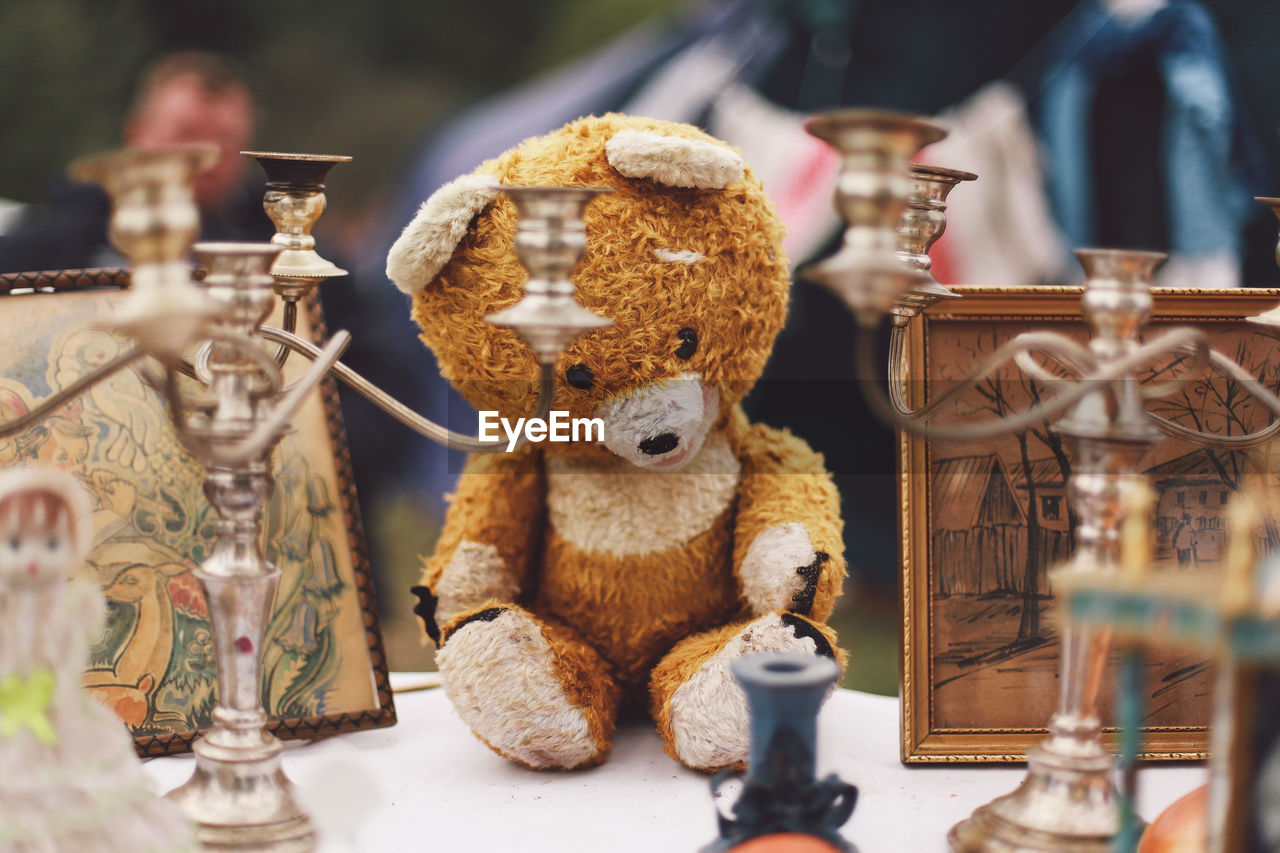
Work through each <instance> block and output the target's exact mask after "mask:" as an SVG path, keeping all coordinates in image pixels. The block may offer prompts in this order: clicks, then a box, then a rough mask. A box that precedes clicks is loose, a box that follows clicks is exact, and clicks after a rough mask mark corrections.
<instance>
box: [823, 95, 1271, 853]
mask: <svg viewBox="0 0 1280 853" xmlns="http://www.w3.org/2000/svg"><path fill="white" fill-rule="evenodd" d="M832 123H836V124H837V125H838V126H840V128H841V132H840V133H839V134H836V133H833V132H831V130H830V127H831V125H832ZM920 124H921V122H920V120H918V119H914V118H911V117H907V116H901V115H897V114H892V113H879V114H877V113H871V112H868V111H838V112H836V113H833V114H829V116H828V117H819V118H816V119H813V120H811V122H810V125H809V126H810V129H811V132H813V133H814V134H815V135H817V136H819V137H820V138H823V139H827V140H828V141H832V142H833V144H834V145H835V146H836V147H837V149H838V150H840V151H841V152H842V153H846V152H848V151H850V150H853V151H855V152H856V156H854V157H852V158H850V157H848V156H846V159H845V168H846V169H847V170H851V171H852V172H853V178H854V183H855V184H856V183H857V182H859V181H861V180H862V179H863V176H864V174H865V173H866V171H867V169H868V166H867V164H873V163H881V164H894V166H893V167H892V168H888V167H886V170H888V171H895V172H896V170H897V168H898V165H900V164H901V162H902V160H903V154H902V152H903V151H904V150H906V148H908V147H909V145H904V144H903V140H904V139H909V140H913V141H914V140H917V139H920V138H921V135H920ZM859 128H861V129H859ZM850 140H856V144H855V143H853V142H851V141H850ZM874 147H878V148H879V149H880V150H879V154H878V155H877V154H872V153H870V152H869V151H866V150H864V149H867V148H874ZM881 188H882V190H883V191H884V192H899V193H901V196H900V199H899V200H900V202H901V205H902V206H905V205H906V204H908V203H909V201H910V199H909V196H908V194H907V191H906V189H905V188H904V187H903V185H902V184H900V183H898V182H894V181H888V180H886V181H884V182H883V183H882V184H881ZM836 196H837V206H838V207H839V208H840V210H841V212H842V213H843V214H845V216H846V218H847V220H848V221H849V224H850V229H849V230H850V231H854V230H855V229H858V230H865V231H868V232H870V231H872V230H874V229H875V228H877V227H880V228H884V227H888V226H890V225H894V224H897V223H900V222H901V213H900V211H901V210H902V207H899V206H895V205H893V204H890V203H887V202H883V203H881V204H879V205H870V204H863V205H858V204H851V203H849V197H851V194H850V193H849V191H848V189H847V188H846V186H845V184H844V181H843V178H842V183H841V185H840V186H839V188H838V189H837V191H836ZM852 197H856V194H854V195H853V196H852ZM876 216H879V217H880V219H879V224H878V226H877V224H876V222H875V218H876ZM846 233H848V232H846ZM852 244H853V245H870V244H872V241H870V240H865V239H863V240H854V241H852ZM850 245H851V243H850V241H849V240H848V239H847V240H846V246H845V247H844V248H842V249H841V250H840V251H839V252H838V253H837V254H836V255H835V256H834V257H833V258H832V260H831V261H827V262H823V263H822V264H820V265H819V269H828V268H831V267H837V268H839V270H840V275H839V277H838V279H835V278H833V277H832V276H830V275H828V276H826V277H825V279H824V280H825V281H827V282H828V283H833V284H835V283H839V284H843V285H844V286H845V290H846V291H848V292H851V293H853V294H854V296H853V297H852V298H846V302H847V304H848V305H849V307H850V309H851V310H853V311H854V313H855V314H856V315H857V316H858V318H859V320H860V321H861V322H862V323H863V325H864V326H871V325H873V322H872V321H873V319H874V318H873V317H872V316H871V315H872V312H874V311H875V310H879V311H880V312H881V313H893V314H897V315H898V316H895V317H894V318H893V319H894V327H893V332H892V337H891V339H890V357H889V387H888V393H887V395H886V394H885V393H884V391H883V390H882V388H881V381H882V380H881V379H880V377H878V376H877V375H876V368H875V357H874V356H875V353H874V346H875V340H874V335H872V334H869V333H868V331H869V330H867V329H864V330H863V331H862V333H861V334H860V335H859V349H858V353H857V365H858V374H859V379H860V380H861V381H859V382H858V385H859V387H860V389H861V390H862V391H863V393H864V394H865V395H866V396H867V399H868V402H869V404H870V405H871V407H872V410H873V411H874V412H875V413H876V414H877V416H879V417H880V418H881V419H882V420H884V421H885V422H886V423H889V424H891V425H893V426H896V427H899V428H902V429H905V430H908V431H911V432H913V433H916V434H920V435H924V436H927V437H928V438H931V439H935V440H948V439H950V440H961V441H966V440H969V441H971V440H978V439H982V438H988V437H994V436H997V435H1004V434H1009V433H1016V432H1019V431H1022V430H1025V429H1027V428H1028V427H1030V426H1032V425H1036V424H1040V423H1043V422H1045V421H1049V422H1051V423H1054V424H1055V429H1056V430H1057V431H1058V432H1060V433H1061V434H1063V435H1064V436H1066V438H1067V440H1068V444H1069V446H1070V448H1071V452H1072V456H1073V472H1072V475H1071V478H1070V481H1069V483H1068V491H1069V500H1070V501H1071V502H1072V506H1073V509H1074V510H1075V511H1076V513H1077V515H1078V517H1079V523H1078V525H1077V528H1076V532H1077V536H1076V543H1075V555H1074V557H1073V558H1072V560H1071V561H1070V562H1069V563H1068V564H1067V565H1066V566H1065V567H1064V568H1063V569H1061V570H1060V571H1061V572H1063V573H1064V574H1066V575H1071V574H1075V573H1078V572H1086V571H1087V572H1090V573H1093V572H1100V573H1103V574H1109V573H1114V571H1115V569H1116V566H1117V565H1118V561H1119V550H1118V549H1119V523H1120V516H1121V511H1120V496H1121V494H1122V491H1123V489H1124V487H1125V486H1126V485H1128V484H1129V483H1130V482H1131V481H1132V480H1133V479H1134V478H1135V477H1136V476H1137V475H1136V470H1137V464H1138V460H1139V459H1140V458H1141V456H1142V454H1143V452H1144V451H1145V450H1146V448H1147V447H1149V446H1150V445H1151V443H1153V442H1154V441H1156V440H1158V439H1159V438H1160V434H1161V433H1164V434H1169V435H1174V436H1177V437H1180V438H1183V439H1185V440H1188V441H1192V442H1195V443H1196V444H1198V445H1200V446H1206V447H1215V448H1233V449H1241V448H1246V447H1251V446H1255V445H1257V444H1261V443H1264V442H1266V441H1268V440H1270V439H1271V438H1272V437H1274V436H1275V435H1276V434H1277V431H1278V430H1280V422H1277V423H1273V424H1272V425H1271V426H1268V427H1266V428H1264V429H1262V430H1258V431H1256V432H1253V433H1248V434H1246V435H1241V436H1230V437H1227V436H1216V435H1213V434H1210V433H1206V432H1203V431H1200V430H1193V429H1189V428H1186V427H1182V426H1180V425H1178V424H1175V423H1172V422H1171V421H1169V420H1167V419H1165V418H1162V417H1159V416H1157V415H1155V414H1153V413H1151V412H1149V411H1147V409H1146V405H1145V403H1146V401H1147V400H1150V399H1154V398H1159V397H1163V396H1167V395H1169V394H1172V393H1175V392H1176V391H1177V390H1178V389H1179V388H1181V387H1182V386H1183V385H1185V384H1186V383H1187V382H1190V381H1194V380H1196V379H1198V378H1199V377H1200V375H1201V373H1202V372H1203V370H1204V369H1205V368H1206V367H1208V366H1210V365H1212V366H1213V368H1215V369H1217V370H1220V371H1222V372H1224V373H1226V374H1228V375H1229V376H1230V377H1231V378H1232V379H1234V380H1235V381H1237V382H1239V383H1240V384H1241V385H1242V386H1243V387H1244V388H1245V389H1246V390H1247V391H1248V392H1249V393H1250V394H1251V395H1253V396H1254V397H1255V398H1256V399H1257V400H1259V401H1260V402H1261V403H1263V404H1264V405H1265V406H1267V407H1268V408H1270V409H1271V410H1272V411H1273V412H1275V413H1277V414H1280V399H1277V398H1276V396H1275V395H1274V394H1271V393H1270V392H1269V391H1268V390H1267V389H1266V388H1264V387H1263V386H1262V385H1261V383H1259V382H1258V381H1257V380H1256V378H1254V377H1253V376H1252V375H1251V374H1249V372H1248V371H1247V370H1245V369H1244V368H1243V367H1240V366H1239V365H1237V364H1235V363H1234V362H1233V361H1231V360H1230V359H1228V358H1226V357H1225V356H1223V355H1221V354H1219V353H1216V352H1214V351H1212V350H1211V349H1210V348H1209V345H1208V341H1207V338H1206V337H1205V335H1204V334H1203V333H1201V332H1199V331H1196V330H1194V329H1175V330H1172V331H1169V332H1166V333H1165V334H1163V335H1161V336H1159V337H1156V338H1152V339H1148V340H1147V341H1146V342H1145V343H1143V341H1142V340H1141V339H1140V338H1139V332H1140V330H1141V328H1142V326H1143V324H1144V323H1145V322H1146V320H1147V318H1148V317H1149V315H1150V311H1151V295H1150V291H1151V280H1152V275H1153V273H1154V271H1155V268H1156V267H1157V266H1158V265H1159V263H1160V262H1161V261H1162V260H1163V256H1162V255H1159V254H1156V253H1151V252H1135V251H1125V250H1100V249H1089V250H1081V251H1079V252H1077V253H1076V254H1077V257H1078V258H1079V260H1080V262H1081V264H1082V265H1083V266H1084V268H1085V273H1086V279H1087V280H1086V287H1085V293H1084V296H1083V299H1082V313H1083V315H1084V318H1085V320H1086V322H1087V323H1088V324H1089V326H1090V330H1091V332H1092V337H1091V339H1090V341H1089V344H1088V346H1087V347H1082V346H1081V345H1079V344H1077V343H1076V342H1075V341H1073V340H1071V339H1069V338H1066V337H1065V336H1062V335H1059V334H1055V333H1049V332H1025V333H1023V334H1020V335H1018V336H1016V337H1014V338H1013V339H1012V340H1010V341H1008V342H1007V343H1005V344H1003V345H1002V346H1001V347H999V348H998V349H997V350H996V351H995V352H994V353H993V354H992V355H991V356H990V358H989V359H987V360H986V361H985V362H984V363H983V364H982V365H980V366H979V368H978V370H977V372H976V373H975V374H974V375H972V376H970V377H967V378H966V379H965V380H964V381H961V382H959V383H957V384H956V385H954V386H953V387H951V388H950V389H948V390H946V391H944V392H942V393H941V394H939V395H937V396H936V397H935V398H934V399H933V400H930V401H929V402H928V403H927V404H926V405H924V406H921V407H920V408H918V409H912V408H910V407H909V406H908V405H907V404H906V402H905V399H904V396H903V392H902V389H903V378H904V377H903V373H902V371H903V363H904V362H903V359H902V353H903V328H904V325H905V323H904V322H903V316H904V314H909V311H908V312H901V311H895V310H894V305H892V304H890V305H886V301H885V300H884V299H881V298H878V297H877V296H876V295H875V294H876V293H877V292H880V293H881V294H882V293H883V292H884V291H882V290H881V291H878V289H877V288H876V287H874V286H872V285H871V284H870V283H871V282H874V281H875V280H876V277H877V276H878V275H879V272H880V270H881V268H882V267H881V262H880V260H879V258H878V257H877V256H876V255H875V254H874V253H870V252H852V251H849V246H850ZM908 260H910V259H908ZM864 264H865V268H864V270H863V271H862V272H861V273H860V272H859V271H858V269H857V268H858V267H859V265H864ZM819 278H823V277H822V276H819ZM836 289H837V290H840V288H839V287H837V288H836ZM905 292H908V290H907V289H906V288H903V289H901V290H900V291H899V297H898V300H899V302H901V301H902V299H903V297H902V295H901V294H902V293H905ZM1179 356H1184V357H1186V358H1185V361H1184V362H1183V365H1182V370H1181V371H1180V372H1179V373H1178V374H1177V375H1176V376H1175V377H1174V378H1173V379H1170V380H1167V381H1162V382H1159V383H1148V384H1143V383H1142V381H1141V380H1140V378H1139V371H1141V370H1142V369H1144V368H1146V367H1149V366H1151V365H1153V364H1156V363H1159V362H1160V361H1161V360H1166V361H1167V360H1169V359H1171V358H1174V357H1179ZM1046 360H1047V361H1049V362H1052V363H1053V364H1054V366H1055V369H1054V370H1050V369H1049V368H1047V367H1046V366H1045V363H1046ZM1008 362H1013V363H1015V364H1016V365H1017V366H1018V367H1019V368H1020V369H1021V371H1022V372H1023V373H1024V374H1026V375H1028V376H1030V377H1031V378H1033V379H1036V380H1040V381H1042V382H1044V383H1045V384H1046V385H1047V386H1048V387H1049V388H1050V389H1051V390H1050V392H1049V393H1048V394H1047V395H1046V396H1045V398H1044V399H1042V400H1041V401H1040V402H1038V403H1036V404H1035V405H1033V406H1031V407H1029V408H1028V409H1026V410H1025V411H1022V412H1018V413H1015V414H1012V415H1008V416H1005V417H1001V418H995V419H990V420H985V421H978V422H976V423H956V424H935V423H932V422H931V419H932V418H934V417H935V416H936V415H938V414H939V413H940V412H941V411H943V410H944V409H945V408H946V407H947V406H948V405H949V404H950V403H952V402H953V401H954V400H956V399H957V398H958V397H959V396H961V395H963V394H965V393H966V392H967V391H969V390H970V389H971V388H973V387H974V385H975V384H976V383H977V382H978V381H980V380H981V379H982V378H984V377H986V376H989V375H991V374H992V373H993V372H994V371H995V370H996V369H998V368H999V367H1000V366H1001V365H1003V364H1005V363H1008ZM1110 646H1111V635H1110V633H1109V632H1108V631H1106V630H1098V629H1096V628H1093V627H1080V626H1074V625H1071V624H1068V625H1067V627H1066V629H1065V631H1064V635H1063V643H1062V649H1063V653H1062V660H1061V664H1060V667H1061V669H1060V671H1061V680H1060V696H1059V703H1058V710H1057V712H1056V713H1055V714H1054V716H1053V718H1052V720H1051V721H1050V723H1049V731H1050V734H1049V737H1048V738H1047V739H1046V740H1045V741H1043V742H1042V743H1041V744H1040V745H1039V746H1037V747H1034V748H1033V749H1032V750H1031V752H1030V754H1029V755H1028V772H1027V776H1026V778H1025V780H1024V782H1023V783H1022V785H1021V786H1020V787H1019V788H1018V790H1016V791H1015V792H1013V793H1012V794H1009V795H1007V796H1005V797H1001V798H999V799H997V800H995V801H994V802H992V803H990V804H988V805H986V806H983V807H981V808H979V809H978V810H977V811H976V812H975V813H974V814H973V815H972V816H971V817H970V818H969V819H968V820H966V821H964V822H962V823H960V824H959V825H957V826H956V827H954V828H953V829H952V830H951V832H950V834H949V836H948V840H949V843H950V845H951V848H952V849H953V850H956V851H1001V852H1002V853H1003V851H1015V850H1025V851H1044V850H1063V851H1098V853H1101V851H1105V850H1109V849H1110V847H1111V843H1112V839H1113V837H1114V836H1115V835H1116V833H1117V832H1118V830H1119V827H1120V820H1119V810H1118V806H1117V801H1116V798H1115V795H1114V790H1113V788H1112V784H1111V778H1110V777H1111V771H1112V767H1113V761H1112V759H1111V756H1110V755H1109V754H1108V753H1107V751H1106V750H1105V749H1104V748H1103V747H1102V744H1101V741H1100V739H1099V734H1100V725H1099V722H1098V696H1099V690H1100V686H1101V685H1100V680H1101V672H1102V668H1103V665H1104V663H1105V661H1106V656H1107V652H1108V650H1109V649H1110Z"/></svg>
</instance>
